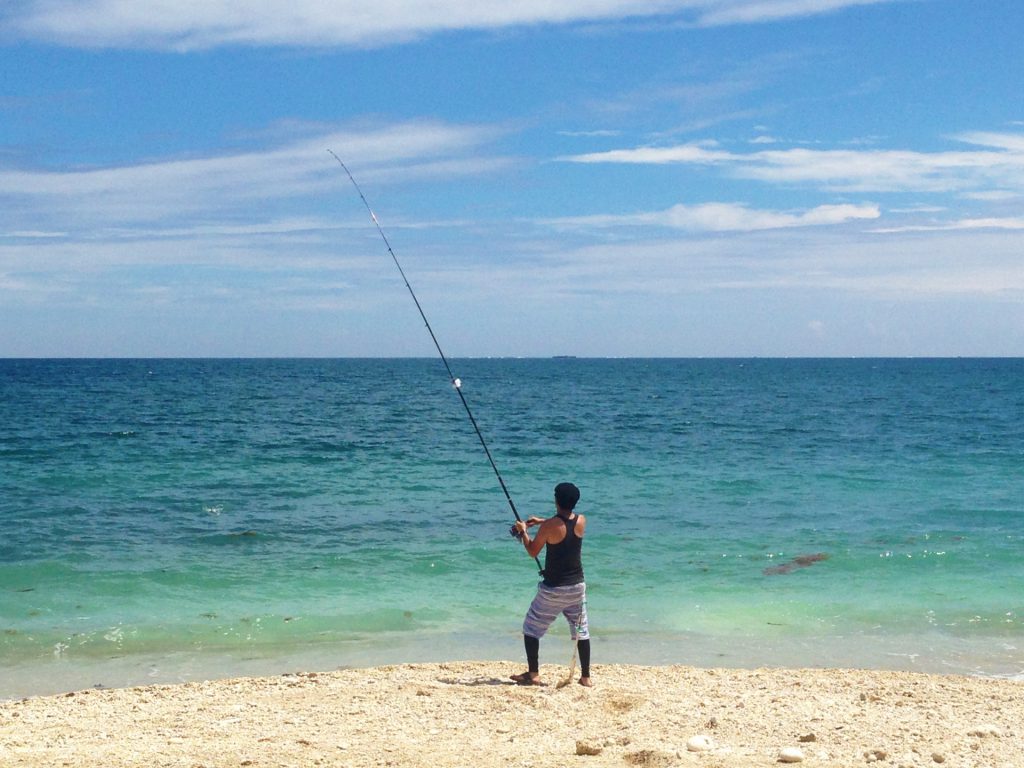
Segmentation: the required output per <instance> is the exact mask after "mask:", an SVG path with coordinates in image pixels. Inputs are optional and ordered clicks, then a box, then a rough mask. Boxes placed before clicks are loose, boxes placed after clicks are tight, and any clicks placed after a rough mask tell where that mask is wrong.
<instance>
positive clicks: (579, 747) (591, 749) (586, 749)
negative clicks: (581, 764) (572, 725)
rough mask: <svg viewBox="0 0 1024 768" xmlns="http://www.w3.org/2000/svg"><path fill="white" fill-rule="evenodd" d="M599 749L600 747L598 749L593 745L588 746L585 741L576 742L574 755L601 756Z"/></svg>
mask: <svg viewBox="0 0 1024 768" xmlns="http://www.w3.org/2000/svg"><path fill="white" fill-rule="evenodd" d="M601 749H602V748H601V747H598V746H596V745H595V744H590V743H588V742H586V741H577V742H576V754H577V755H600V754H601Z"/></svg>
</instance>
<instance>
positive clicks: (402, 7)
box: [4, 0, 899, 50]
mask: <svg viewBox="0 0 1024 768" xmlns="http://www.w3.org/2000/svg"><path fill="white" fill-rule="evenodd" d="M897 1H899V0H562V2H557V3H553V2H550V0H519V1H518V2H514V3H510V2H508V0H477V2H473V3H467V2H464V1H463V0H426V1H424V2H412V1H411V0H377V1H376V2H374V3H366V2H363V1H362V0H334V2H323V0H291V1H290V2H288V3H284V2H281V1H280V0H249V1H248V2H244V3H241V2H237V0H146V1H145V2H140V0H20V2H16V3H15V4H14V5H13V6H11V7H8V8H7V9H6V12H5V13H4V15H5V16H6V19H5V20H4V27H5V28H6V32H7V34H14V35H16V36H21V37H27V38H32V39H38V40H46V41H53V42H58V43H62V44H67V45H79V46H86V47H138V48H160V49H178V50H188V49H199V48H211V47H215V46H220V45H305V46H309V45H311V46H375V45H392V44H395V43H401V42H405V41H408V40H413V39H416V38H419V37H422V36H425V35H430V34H434V33H438V32H443V31H451V30H464V29H477V30H488V29H500V28H505V27H512V26H523V25H534V24H565V23H575V22H601V21H619V20H623V19H630V18H644V17H652V16H671V17H672V18H673V19H676V20H678V21H679V22H680V23H684V24H691V25H696V26H717V25H723V24H737V23H743V24H749V23H760V22H770V21H775V20H778V19H782V18H793V17H801V16H813V15H819V14H822V13H831V12H835V11H839V10H841V9H843V8H847V7H852V6H861V5H868V4H872V3H878V2H897Z"/></svg>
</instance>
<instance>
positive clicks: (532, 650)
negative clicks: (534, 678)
mask: <svg viewBox="0 0 1024 768" xmlns="http://www.w3.org/2000/svg"><path fill="white" fill-rule="evenodd" d="M523 645H525V646H526V664H527V666H528V667H529V668H530V672H532V673H533V674H537V673H538V672H540V638H537V637H530V636H529V635H523Z"/></svg>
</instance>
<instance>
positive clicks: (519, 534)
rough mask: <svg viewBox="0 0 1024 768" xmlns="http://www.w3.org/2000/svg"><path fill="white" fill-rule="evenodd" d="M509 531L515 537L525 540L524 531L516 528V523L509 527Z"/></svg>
mask: <svg viewBox="0 0 1024 768" xmlns="http://www.w3.org/2000/svg"><path fill="white" fill-rule="evenodd" d="M508 533H509V535H510V536H511V537H512V538H513V539H519V540H520V541H522V540H523V532H522V531H520V530H519V529H518V528H516V527H515V526H514V525H513V526H512V527H511V528H509V529H508Z"/></svg>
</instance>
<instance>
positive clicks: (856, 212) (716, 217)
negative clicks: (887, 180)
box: [552, 203, 879, 232]
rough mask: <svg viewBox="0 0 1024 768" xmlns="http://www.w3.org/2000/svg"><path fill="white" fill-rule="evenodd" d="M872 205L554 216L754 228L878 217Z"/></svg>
mask: <svg viewBox="0 0 1024 768" xmlns="http://www.w3.org/2000/svg"><path fill="white" fill-rule="evenodd" d="M878 216H879V210H878V206H875V205H820V206H818V207H816V208H812V209H810V210H807V211H803V212H798V213H794V212H791V211H768V210H758V209H754V208H748V207H747V206H745V205H738V204H736V203H703V204H700V205H674V206H672V207H671V208H668V209H667V210H664V211H655V212H651V213H638V214H629V215H624V216H582V217H577V218H566V219H557V220H555V221H554V222H552V223H553V224H555V225H556V226H570V227H574V228H587V227H621V226H644V227H651V226H657V227H668V228H671V229H681V230H687V231H690V232H730V231H732V232H753V231H757V230H767V229H786V228H791V227H814V226H823V225H829V224H842V223H844V222H847V221H851V220H856V219H877V218H878Z"/></svg>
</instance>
